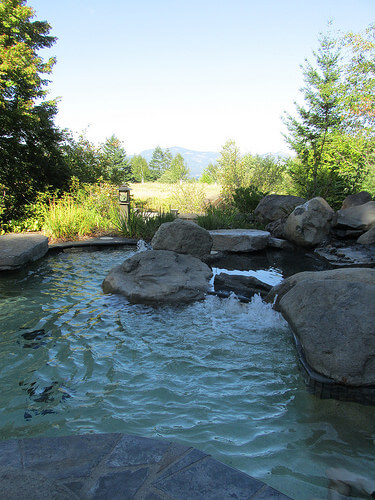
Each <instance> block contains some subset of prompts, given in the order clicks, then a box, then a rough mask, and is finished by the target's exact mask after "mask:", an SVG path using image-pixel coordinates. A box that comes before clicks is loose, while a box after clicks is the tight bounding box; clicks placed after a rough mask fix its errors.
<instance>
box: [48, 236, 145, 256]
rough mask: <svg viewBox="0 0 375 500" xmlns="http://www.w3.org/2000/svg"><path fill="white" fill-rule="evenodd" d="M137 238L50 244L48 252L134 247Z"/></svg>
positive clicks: (97, 239)
mask: <svg viewBox="0 0 375 500" xmlns="http://www.w3.org/2000/svg"><path fill="white" fill-rule="evenodd" d="M137 241H138V240H137V239H135V238H124V237H121V236H102V237H99V238H88V239H87V240H79V241H63V242H60V243H50V244H49V245H48V250H49V251H50V252H51V251H52V252H61V251H64V250H66V249H69V248H83V249H87V248H90V247H99V248H100V247H119V246H126V245H129V246H134V245H136V244H137Z"/></svg>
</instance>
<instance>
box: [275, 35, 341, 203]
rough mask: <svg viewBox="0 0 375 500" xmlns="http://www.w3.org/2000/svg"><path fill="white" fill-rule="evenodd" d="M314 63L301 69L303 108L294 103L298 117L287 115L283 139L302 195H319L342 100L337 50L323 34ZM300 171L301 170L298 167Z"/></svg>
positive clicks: (339, 118)
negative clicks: (300, 178) (294, 162)
mask: <svg viewBox="0 0 375 500" xmlns="http://www.w3.org/2000/svg"><path fill="white" fill-rule="evenodd" d="M314 56H315V60H316V66H312V65H311V64H310V63H309V62H308V61H306V64H305V67H302V68H303V73H304V80H305V83H306V86H305V87H304V88H303V89H301V91H302V93H303V94H304V99H305V103H306V105H305V107H303V106H299V105H298V104H296V108H297V115H298V118H294V117H293V116H291V115H287V117H286V120H285V124H286V126H287V128H288V131H289V135H288V136H285V138H286V140H287V142H288V143H289V145H290V146H291V148H292V149H294V151H295V152H296V153H297V158H298V160H299V164H300V165H301V166H302V172H304V176H305V179H304V184H305V187H306V189H305V193H304V194H305V196H307V197H313V196H317V195H318V194H319V192H318V184H319V182H318V180H319V174H320V171H321V167H322V160H323V157H324V152H325V148H326V145H327V141H328V137H329V134H331V133H334V132H335V133H337V132H339V131H341V130H342V124H343V99H342V87H341V80H340V76H341V68H340V64H339V63H340V51H339V49H338V47H337V42H336V41H335V40H333V39H332V38H330V37H329V36H328V35H324V36H322V37H321V39H320V47H319V49H318V51H317V52H314ZM300 173H301V170H300Z"/></svg>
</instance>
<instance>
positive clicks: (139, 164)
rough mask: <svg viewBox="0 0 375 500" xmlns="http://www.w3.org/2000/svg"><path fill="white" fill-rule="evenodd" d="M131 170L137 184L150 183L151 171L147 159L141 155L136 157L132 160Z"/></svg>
mask: <svg viewBox="0 0 375 500" xmlns="http://www.w3.org/2000/svg"><path fill="white" fill-rule="evenodd" d="M130 168H131V171H132V176H133V178H134V180H135V182H142V184H143V183H144V182H145V181H148V180H150V179H151V174H150V169H149V168H148V163H147V160H146V158H143V156H141V155H135V156H133V157H132V159H131V160H130Z"/></svg>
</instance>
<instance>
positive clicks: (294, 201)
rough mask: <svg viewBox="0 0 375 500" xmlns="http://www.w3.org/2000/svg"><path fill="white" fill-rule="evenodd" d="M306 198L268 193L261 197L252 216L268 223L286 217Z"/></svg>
mask: <svg viewBox="0 0 375 500" xmlns="http://www.w3.org/2000/svg"><path fill="white" fill-rule="evenodd" d="M306 201H307V200H305V198H300V197H299V196H292V195H284V194H269V195H267V196H265V197H264V198H262V199H261V200H260V202H259V203H258V205H257V207H256V209H255V210H254V216H255V217H256V218H257V219H258V220H259V221H260V222H262V223H264V224H268V223H269V222H273V221H275V220H277V219H281V218H285V217H287V216H288V215H289V214H290V213H291V212H292V211H293V210H294V209H295V207H297V206H299V205H302V204H303V203H305V202H306Z"/></svg>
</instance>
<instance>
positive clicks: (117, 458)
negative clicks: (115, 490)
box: [106, 435, 171, 467]
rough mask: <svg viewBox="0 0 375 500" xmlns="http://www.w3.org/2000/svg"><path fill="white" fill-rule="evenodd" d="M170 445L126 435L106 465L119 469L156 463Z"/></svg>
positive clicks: (156, 440) (166, 442)
mask: <svg viewBox="0 0 375 500" xmlns="http://www.w3.org/2000/svg"><path fill="white" fill-rule="evenodd" d="M170 444H171V443H170V442H169V441H161V440H160V439H150V438H143V437H140V436H129V435H126V436H124V437H123V438H122V439H121V440H120V441H119V442H118V443H117V445H116V447H115V448H114V450H113V452H112V453H111V456H110V457H109V459H108V460H107V462H106V465H107V466H108V467H119V466H122V465H143V464H151V463H158V462H160V461H161V459H162V458H163V455H164V453H165V452H166V451H167V450H168V448H169V447H170Z"/></svg>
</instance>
